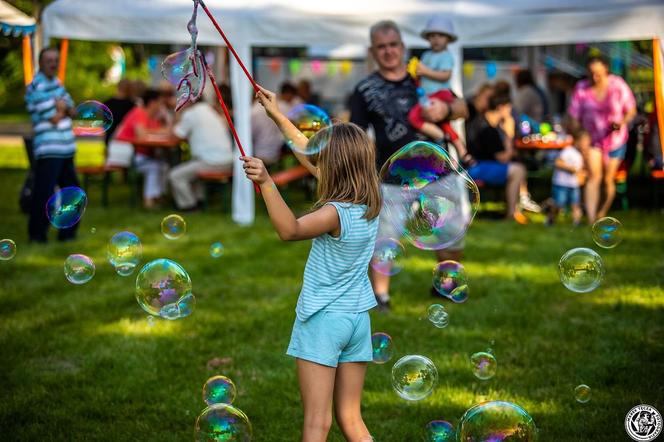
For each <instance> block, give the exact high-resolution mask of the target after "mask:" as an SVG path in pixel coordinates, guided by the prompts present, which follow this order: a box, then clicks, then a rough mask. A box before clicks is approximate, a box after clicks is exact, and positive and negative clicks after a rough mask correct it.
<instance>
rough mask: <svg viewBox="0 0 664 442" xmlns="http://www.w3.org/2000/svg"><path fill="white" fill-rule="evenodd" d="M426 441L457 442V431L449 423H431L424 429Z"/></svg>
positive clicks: (440, 421) (439, 421)
mask: <svg viewBox="0 0 664 442" xmlns="http://www.w3.org/2000/svg"><path fill="white" fill-rule="evenodd" d="M424 440H425V441H426V442H456V431H455V430H454V426H453V425H452V424H451V423H449V422H447V421H444V420H436V421H431V422H429V423H428V424H427V425H426V427H424Z"/></svg>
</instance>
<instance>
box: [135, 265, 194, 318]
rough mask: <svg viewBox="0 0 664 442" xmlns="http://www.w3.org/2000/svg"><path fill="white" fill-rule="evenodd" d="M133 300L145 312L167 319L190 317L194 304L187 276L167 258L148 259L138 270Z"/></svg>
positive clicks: (180, 267) (181, 268)
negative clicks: (134, 299)
mask: <svg viewBox="0 0 664 442" xmlns="http://www.w3.org/2000/svg"><path fill="white" fill-rule="evenodd" d="M136 300H137V301H138V304H139V305H140V306H141V307H142V308H143V310H145V311H146V312H147V313H149V314H151V315H154V316H159V317H162V318H165V319H170V320H173V319H178V318H183V317H186V316H189V315H190V314H191V313H192V311H193V308H194V306H195V297H194V295H193V294H192V285H191V279H190V278H189V275H188V274H187V272H186V271H185V269H184V268H183V267H182V266H181V265H180V264H178V263H176V262H175V261H171V260H170V259H156V260H154V261H150V262H149V263H147V264H145V265H144V266H143V268H142V269H141V271H140V272H138V276H137V277H136Z"/></svg>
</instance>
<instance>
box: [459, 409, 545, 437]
mask: <svg viewBox="0 0 664 442" xmlns="http://www.w3.org/2000/svg"><path fill="white" fill-rule="evenodd" d="M457 440H459V441H491V442H501V441H513V442H517V441H518V442H535V441H536V440H537V427H536V426H535V422H534V421H533V418H532V417H530V415H529V414H528V412H527V411H526V410H524V409H523V408H521V407H519V406H518V405H516V404H513V403H511V402H506V401H489V402H483V403H481V404H478V405H475V406H473V407H471V408H469V409H468V410H467V411H466V412H465V413H464V415H463V416H462V417H461V420H460V421H459V424H458V425H457Z"/></svg>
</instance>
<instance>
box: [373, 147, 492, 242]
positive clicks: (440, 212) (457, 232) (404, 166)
mask: <svg viewBox="0 0 664 442" xmlns="http://www.w3.org/2000/svg"><path fill="white" fill-rule="evenodd" d="M380 178H381V181H382V183H383V185H384V186H383V198H384V204H383V211H384V214H383V219H385V220H386V222H390V223H392V224H393V226H392V227H393V228H394V230H396V231H397V232H400V233H401V232H402V233H403V234H404V236H405V237H406V239H407V240H408V241H409V242H410V243H411V244H413V245H414V246H415V247H417V248H420V249H424V250H439V249H445V248H447V247H449V246H451V245H453V244H455V243H456V242H457V241H458V240H459V239H461V237H463V235H464V234H465V232H466V230H467V229H468V226H469V225H470V223H471V221H472V220H473V217H474V216H475V214H476V213H477V209H478V207H479V190H478V189H477V185H476V184H475V182H474V181H473V180H472V179H471V178H470V176H469V175H468V173H467V172H466V171H465V170H463V169H462V168H460V167H459V166H458V164H457V162H456V161H455V160H454V159H453V158H452V157H450V155H449V154H448V153H447V151H445V149H443V148H442V147H440V146H438V145H436V144H433V143H429V142H425V141H414V142H412V143H409V144H406V145H405V146H404V147H402V148H401V149H399V150H398V151H397V152H395V153H394V154H393V155H392V156H391V157H390V158H389V159H388V160H387V161H386V162H385V164H384V165H383V167H382V169H381V171H380Z"/></svg>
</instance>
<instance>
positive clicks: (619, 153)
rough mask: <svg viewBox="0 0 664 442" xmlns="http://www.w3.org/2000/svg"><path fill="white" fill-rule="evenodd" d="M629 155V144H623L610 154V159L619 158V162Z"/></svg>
mask: <svg viewBox="0 0 664 442" xmlns="http://www.w3.org/2000/svg"><path fill="white" fill-rule="evenodd" d="M626 153H627V144H623V145H622V146H620V147H619V148H617V149H615V150H612V151H610V152H609V158H618V159H619V160H621V161H622V160H624V159H625V154H626Z"/></svg>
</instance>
